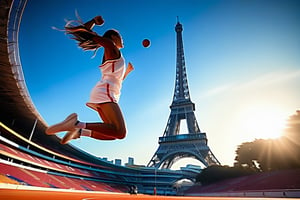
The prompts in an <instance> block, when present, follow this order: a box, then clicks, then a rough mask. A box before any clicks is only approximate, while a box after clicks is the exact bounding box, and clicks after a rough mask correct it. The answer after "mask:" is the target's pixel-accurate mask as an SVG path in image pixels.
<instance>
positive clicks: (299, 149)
mask: <svg viewBox="0 0 300 200" xmlns="http://www.w3.org/2000/svg"><path fill="white" fill-rule="evenodd" d="M299 136H300V111H297V112H296V114H295V115H293V116H291V117H290V118H289V119H288V121H287V128H286V130H285V131H284V135H283V136H282V137H281V138H279V139H268V140H263V139H259V140H254V141H253V142H245V143H242V144H241V145H239V146H238V148H237V150H236V154H237V156H236V158H235V160H236V162H235V165H236V166H247V167H249V168H252V169H259V170H261V171H271V170H278V169H290V168H299V167H300V137H299Z"/></svg>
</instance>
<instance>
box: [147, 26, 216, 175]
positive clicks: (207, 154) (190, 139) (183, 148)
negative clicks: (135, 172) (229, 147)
mask: <svg viewBox="0 0 300 200" xmlns="http://www.w3.org/2000/svg"><path fill="white" fill-rule="evenodd" d="M175 31H176V35H177V62H176V80H175V89H174V96H173V101H172V104H171V106H170V109H171V114H170V116H169V119H168V122H167V127H166V129H165V131H164V135H163V136H162V137H159V141H158V143H159V147H158V149H157V151H156V152H155V154H154V156H153V157H152V159H151V160H150V161H149V163H148V165H147V166H148V167H155V168H161V169H170V168H171V166H172V165H173V164H174V163H175V162H176V161H178V160H180V159H182V158H187V157H189V158H194V159H196V160H199V161H200V162H201V163H202V164H204V165H205V166H206V167H207V166H210V165H219V164H220V163H219V161H218V160H217V158H216V157H215V156H214V155H213V153H212V152H211V150H210V148H209V147H208V146H207V137H206V133H203V132H201V131H200V129H199V126H198V123H197V120H196V117H195V114H194V111H195V104H194V103H193V102H192V101H191V98H190V93H189V88H188V81H187V74H186V67H185V60H184V52H183V40H182V31H183V28H182V25H181V24H180V23H179V21H177V24H176V26H175ZM182 120H185V121H186V125H187V130H188V133H187V134H180V133H179V132H180V123H181V121H182Z"/></svg>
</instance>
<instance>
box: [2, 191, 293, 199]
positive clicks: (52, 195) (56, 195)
mask: <svg viewBox="0 0 300 200" xmlns="http://www.w3.org/2000/svg"><path fill="white" fill-rule="evenodd" d="M0 199H1V200H50V199H51V200H99V199H101V200H123V199H132V200H135V199H139V200H143V199H156V200H231V199H232V200H262V199H263V200H279V199H278V198H257V197H255V198H243V197H173V196H151V195H141V194H139V195H130V194H116V193H100V192H86V191H84V192H83V191H53V190H51V191H47V190H25V189H0ZM280 200H287V198H280ZM289 200H290V199H289Z"/></svg>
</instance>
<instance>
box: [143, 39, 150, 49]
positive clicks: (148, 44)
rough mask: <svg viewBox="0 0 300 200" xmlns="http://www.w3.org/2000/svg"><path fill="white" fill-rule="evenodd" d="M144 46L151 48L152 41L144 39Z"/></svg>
mask: <svg viewBox="0 0 300 200" xmlns="http://www.w3.org/2000/svg"><path fill="white" fill-rule="evenodd" d="M142 44H143V46H144V47H146V48H147V47H149V46H150V40H148V39H144V40H143V42H142Z"/></svg>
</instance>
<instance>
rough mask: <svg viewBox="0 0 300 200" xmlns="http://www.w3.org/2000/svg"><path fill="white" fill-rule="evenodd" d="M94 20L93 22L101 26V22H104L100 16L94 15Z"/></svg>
mask: <svg viewBox="0 0 300 200" xmlns="http://www.w3.org/2000/svg"><path fill="white" fill-rule="evenodd" d="M94 20H95V24H96V25H99V26H101V25H102V24H104V20H103V18H102V17H101V16H96V17H94Z"/></svg>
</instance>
